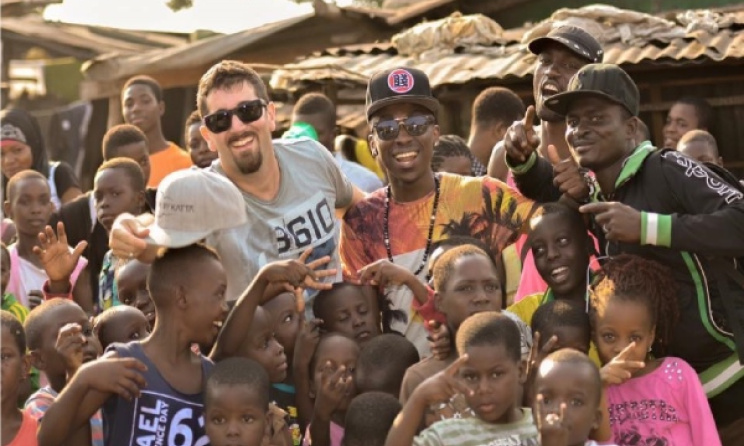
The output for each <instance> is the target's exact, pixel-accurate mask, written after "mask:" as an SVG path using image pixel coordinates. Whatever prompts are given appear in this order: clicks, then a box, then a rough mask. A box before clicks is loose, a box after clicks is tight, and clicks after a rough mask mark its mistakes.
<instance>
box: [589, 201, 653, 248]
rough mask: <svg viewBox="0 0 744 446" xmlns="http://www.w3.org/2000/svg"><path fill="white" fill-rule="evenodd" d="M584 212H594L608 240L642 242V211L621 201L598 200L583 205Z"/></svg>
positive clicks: (595, 218)
mask: <svg viewBox="0 0 744 446" xmlns="http://www.w3.org/2000/svg"><path fill="white" fill-rule="evenodd" d="M579 211H580V212H581V213H583V214H594V220H595V221H596V222H597V224H598V225H599V226H600V227H601V228H602V231H604V234H605V238H606V239H607V240H614V241H618V242H625V243H640V242H641V213H640V212H638V211H637V210H635V209H633V208H632V207H630V206H628V205H625V204H623V203H619V202H616V201H612V202H598V203H589V204H585V205H583V206H581V207H580V208H579Z"/></svg>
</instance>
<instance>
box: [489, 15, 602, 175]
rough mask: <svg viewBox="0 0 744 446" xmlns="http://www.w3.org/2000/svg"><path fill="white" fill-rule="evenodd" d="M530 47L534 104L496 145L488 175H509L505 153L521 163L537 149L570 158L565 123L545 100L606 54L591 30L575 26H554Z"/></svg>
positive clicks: (559, 91)
mask: <svg viewBox="0 0 744 446" xmlns="http://www.w3.org/2000/svg"><path fill="white" fill-rule="evenodd" d="M527 48H528V49H529V50H530V52H531V53H532V54H534V55H536V56H537V60H536V61H535V71H534V73H533V79H532V93H533V96H534V98H535V106H534V107H533V106H530V107H527V112H526V113H525V117H524V119H522V120H521V121H516V122H514V124H512V125H511V126H510V127H509V129H508V130H507V132H506V134H505V135H504V140H503V142H502V143H499V144H497V145H496V147H495V148H494V150H493V153H492V154H491V160H490V162H489V165H488V175H490V176H492V177H494V178H499V179H504V178H506V174H507V170H508V168H507V166H506V164H505V163H504V153H505V152H506V153H508V154H512V157H513V158H515V159H517V161H520V162H521V161H522V157H525V158H526V157H528V156H529V155H530V153H532V152H534V151H537V153H538V154H540V156H543V157H545V158H548V159H549V158H550V157H551V156H550V155H552V157H553V158H559V159H561V160H563V159H566V158H568V157H569V151H568V146H567V145H566V138H565V136H564V135H565V134H566V122H565V120H564V119H563V117H562V116H560V115H557V114H556V113H554V112H552V111H551V110H550V109H549V108H548V107H546V106H545V101H546V100H547V99H548V98H550V97H552V96H554V95H556V94H558V93H561V92H563V91H565V90H566V86H567V85H568V81H569V80H570V79H571V77H572V76H573V75H574V74H576V72H577V71H578V70H579V69H580V68H581V67H583V66H584V65H586V64H590V63H598V62H602V58H603V57H604V51H603V50H602V46H601V45H600V44H599V42H598V41H597V40H596V39H595V38H594V37H593V36H592V35H591V34H589V33H588V32H586V31H584V30H583V29H581V28H578V27H576V26H572V25H560V26H557V27H555V28H553V29H552V30H551V31H550V32H549V33H548V34H547V35H546V36H543V37H538V38H536V39H534V40H532V41H530V43H529V44H528V45H527ZM535 115H537V117H538V118H540V122H541V123H540V126H539V127H538V128H534V127H533V123H534V120H535ZM538 133H539V134H538ZM551 145H552V146H553V147H554V148H555V151H554V152H555V153H553V154H550V153H549V152H548V147H549V146H551ZM555 161H557V159H556V160H555Z"/></svg>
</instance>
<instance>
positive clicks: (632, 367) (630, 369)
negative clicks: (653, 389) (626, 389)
mask: <svg viewBox="0 0 744 446" xmlns="http://www.w3.org/2000/svg"><path fill="white" fill-rule="evenodd" d="M635 348H636V343H635V342H631V343H630V344H628V345H627V347H625V348H624V349H623V351H621V352H620V353H618V354H617V356H615V357H614V358H612V360H611V361H610V362H608V363H607V364H605V365H604V366H603V367H602V368H601V369H600V370H599V374H600V376H601V377H602V384H604V385H605V386H607V385H617V384H622V383H624V382H625V381H627V380H629V379H630V378H631V377H632V376H633V373H635V372H636V371H638V370H640V369H642V368H644V367H645V366H646V363H645V362H643V361H631V360H630V359H629V358H630V357H631V356H632V352H633V349H635Z"/></svg>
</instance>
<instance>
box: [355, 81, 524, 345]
mask: <svg viewBox="0 0 744 446" xmlns="http://www.w3.org/2000/svg"><path fill="white" fill-rule="evenodd" d="M438 110H439V102H438V101H437V100H436V99H435V98H434V96H433V95H432V92H431V88H430V86H429V79H428V77H427V76H426V74H424V73H423V72H422V71H420V70H417V69H413V68H396V69H392V70H386V71H382V72H379V73H377V74H375V75H374V76H372V78H371V79H370V81H369V84H368V86H367V120H368V121H369V124H370V127H371V130H372V132H371V135H370V137H369V147H370V150H371V151H372V155H373V156H374V157H376V158H377V159H378V160H379V161H380V162H381V163H382V165H383V167H384V168H385V171H386V172H387V174H388V178H389V180H390V185H389V186H388V187H385V188H383V189H380V190H378V191H376V192H374V193H372V194H370V195H368V196H367V198H365V199H363V200H362V201H360V202H359V203H357V204H356V205H354V206H352V207H351V208H350V209H349V211H348V212H347V213H346V215H345V216H344V223H345V224H344V225H343V227H342V235H341V242H340V249H341V259H342V262H343V265H344V276H345V277H346V278H347V279H350V280H354V279H357V277H358V271H359V269H361V268H362V267H364V266H367V265H369V264H371V263H373V262H375V261H377V260H380V259H388V260H389V261H391V262H393V263H395V264H399V265H402V266H404V267H405V268H406V269H408V270H409V271H410V272H412V273H414V275H416V276H417V277H418V278H419V279H421V281H422V282H425V281H426V273H427V271H428V265H427V261H428V257H429V254H430V250H431V245H432V243H434V242H436V241H438V240H440V239H444V238H448V237H451V236H455V235H460V236H471V237H475V238H478V239H481V240H482V241H483V242H485V243H486V245H487V246H488V247H490V248H491V250H492V251H493V254H496V255H498V253H500V252H501V250H502V249H503V248H504V246H506V245H507V244H509V243H512V242H513V241H514V240H515V239H516V237H517V235H518V233H519V232H520V231H522V230H523V229H525V226H526V223H527V221H528V220H529V217H530V215H532V213H533V212H534V210H535V205H534V203H533V202H532V201H530V200H527V199H525V198H524V197H522V196H521V195H519V194H518V193H516V192H515V191H514V190H512V189H511V188H509V187H508V186H506V185H505V184H504V183H502V182H501V181H497V180H494V179H492V178H487V177H479V178H472V177H467V178H466V177H460V176H457V175H451V174H437V175H435V174H434V172H433V171H432V169H431V158H432V152H433V149H434V143H435V142H436V141H437V138H438V137H439V126H438V125H437V112H438ZM497 285H498V284H497ZM497 288H500V287H497ZM391 291H392V292H391V294H390V295H389V297H390V298H391V301H392V303H393V306H394V308H395V309H397V310H403V311H404V312H405V314H406V315H407V316H408V320H407V321H406V322H394V323H393V329H395V330H398V331H400V332H401V333H403V334H405V335H406V337H407V338H408V339H409V340H411V341H412V342H413V343H414V344H415V345H416V347H417V348H418V349H419V350H420V351H421V352H424V353H425V352H428V345H427V341H426V331H425V330H424V327H423V325H422V322H423V321H422V320H421V318H420V317H414V316H415V314H414V312H413V308H412V301H413V296H412V294H411V292H410V291H408V290H407V289H402V288H397V289H392V290H391ZM488 293H490V294H498V295H499V296H498V298H497V299H495V300H494V302H496V303H497V305H496V306H495V307H494V308H491V309H493V310H498V309H499V308H500V301H501V296H500V294H501V291H500V289H499V290H489V291H488ZM480 300H483V299H480ZM483 306H484V307H486V306H487V305H483ZM497 307H498V308H497ZM489 308H490V307H489Z"/></svg>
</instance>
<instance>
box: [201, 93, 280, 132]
mask: <svg viewBox="0 0 744 446" xmlns="http://www.w3.org/2000/svg"><path fill="white" fill-rule="evenodd" d="M264 107H266V103H265V102H264V101H263V100H262V99H254V100H252V101H243V102H241V103H240V104H238V106H237V107H235V108H234V109H232V110H218V111H216V112H214V113H212V114H209V115H207V116H205V117H204V125H205V126H206V127H207V128H208V129H209V131H210V132H212V133H222V132H224V131H227V130H229V129H230V127H231V126H232V117H233V115H235V116H237V117H238V119H240V121H241V122H242V123H243V124H248V123H251V122H253V121H257V120H258V119H259V118H261V116H262V115H263V109H264Z"/></svg>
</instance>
